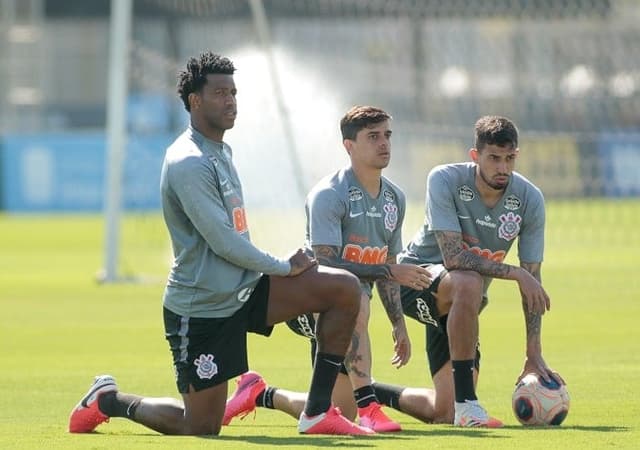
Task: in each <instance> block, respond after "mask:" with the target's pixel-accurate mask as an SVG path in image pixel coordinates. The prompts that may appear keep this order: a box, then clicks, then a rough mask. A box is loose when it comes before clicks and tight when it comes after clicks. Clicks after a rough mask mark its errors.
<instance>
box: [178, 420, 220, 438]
mask: <svg viewBox="0 0 640 450" xmlns="http://www.w3.org/2000/svg"><path fill="white" fill-rule="evenodd" d="M221 429H222V424H217V425H215V424H212V423H211V422H208V421H207V422H198V423H189V422H185V426H184V430H183V434H184V435H186V436H217V435H219V434H220V430H221Z"/></svg>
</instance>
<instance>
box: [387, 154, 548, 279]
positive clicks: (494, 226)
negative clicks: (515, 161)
mask: <svg viewBox="0 0 640 450" xmlns="http://www.w3.org/2000/svg"><path fill="white" fill-rule="evenodd" d="M475 169H476V165H475V164H474V163H459V164H446V165H441V166H437V167H435V168H434V169H433V170H432V171H431V172H430V174H429V176H428V178H427V194H426V217H425V223H424V224H423V226H422V227H421V228H420V229H419V230H418V232H417V233H416V235H415V236H414V238H413V239H412V241H411V242H410V243H409V244H408V246H407V248H406V249H405V250H404V251H403V252H402V254H401V255H400V258H399V259H400V261H402V262H410V263H414V264H425V263H442V262H443V259H442V254H441V252H440V248H439V247H438V243H437V242H436V238H435V235H434V231H455V232H458V233H461V234H462V240H463V245H464V246H465V248H467V249H468V250H471V251H472V252H474V253H476V254H478V255H481V256H483V257H485V258H488V259H491V260H494V261H498V262H502V261H504V259H505V257H506V255H507V252H508V251H509V249H510V248H511V246H512V244H513V242H514V241H515V239H516V238H518V257H519V259H520V261H523V262H528V263H539V262H542V259H543V253H544V223H545V209H544V198H543V196H542V192H540V190H539V189H538V188H537V187H536V186H534V185H533V183H531V182H530V181H529V180H527V179H526V178H525V177H523V176H522V175H520V174H519V173H516V172H513V174H512V176H511V179H510V181H509V184H508V186H507V188H506V189H505V191H504V194H503V196H502V198H501V199H500V201H499V202H498V203H497V204H496V205H495V206H494V207H493V208H489V207H487V206H486V205H485V204H484V202H483V201H482V199H481V198H480V195H479V194H478V191H477V189H476V186H475ZM489 281H490V280H487V283H485V287H488V284H489V283H488V282H489Z"/></svg>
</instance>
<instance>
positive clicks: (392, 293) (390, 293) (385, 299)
mask: <svg viewBox="0 0 640 450" xmlns="http://www.w3.org/2000/svg"><path fill="white" fill-rule="evenodd" d="M376 286H377V287H378V294H379V295H380V301H381V302H382V306H384V310H385V311H386V312H387V317H389V321H390V322H391V323H392V324H393V325H396V324H399V323H401V322H402V320H403V319H404V316H403V315H402V302H401V301H400V285H399V284H398V283H397V282H395V281H391V280H378V281H376Z"/></svg>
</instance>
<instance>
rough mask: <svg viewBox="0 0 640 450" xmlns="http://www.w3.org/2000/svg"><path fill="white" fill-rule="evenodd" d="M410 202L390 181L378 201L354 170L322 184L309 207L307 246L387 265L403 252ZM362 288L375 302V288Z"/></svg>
mask: <svg viewBox="0 0 640 450" xmlns="http://www.w3.org/2000/svg"><path fill="white" fill-rule="evenodd" d="M405 209H406V201H405V197H404V194H403V193H402V191H401V190H400V189H399V188H398V187H397V186H396V185H395V184H393V183H392V182H391V181H389V180H388V179H386V178H385V177H382V178H381V186H380V193H379V195H378V197H377V198H372V197H371V196H370V195H369V194H368V193H367V191H366V190H365V189H364V188H363V187H362V186H361V185H360V183H359V182H358V180H357V179H356V177H355V175H354V173H353V170H352V169H351V168H347V169H342V170H339V171H338V172H336V173H334V174H332V175H329V176H327V177H325V178H323V179H322V180H321V181H320V182H319V183H318V184H316V185H315V186H314V187H313V189H311V192H309V195H308V196H307V202H306V205H305V212H306V215H307V230H306V246H307V247H309V248H311V247H312V246H314V245H329V246H332V247H338V248H339V249H340V257H341V258H342V259H344V260H346V261H351V262H354V263H358V264H385V263H386V261H387V256H388V255H392V256H395V255H397V254H398V253H400V251H401V250H402V222H403V220H404V214H405ZM362 287H363V289H364V291H365V292H366V293H367V295H369V296H371V283H370V282H363V283H362Z"/></svg>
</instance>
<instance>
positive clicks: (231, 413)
mask: <svg viewBox="0 0 640 450" xmlns="http://www.w3.org/2000/svg"><path fill="white" fill-rule="evenodd" d="M237 383H238V387H237V388H236V390H235V392H234V393H233V395H231V397H229V399H228V400H227V406H226V408H225V410H224V417H223V418H222V425H229V423H231V420H232V419H233V418H234V417H236V416H240V419H244V418H245V417H246V416H247V415H248V414H249V413H250V412H251V411H253V410H254V409H256V398H257V397H258V394H260V393H261V392H262V391H264V390H265V389H266V388H267V383H266V382H265V381H264V379H263V378H262V376H260V374H259V373H257V372H252V371H249V372H246V373H243V374H242V375H240V378H238V381H237Z"/></svg>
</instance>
